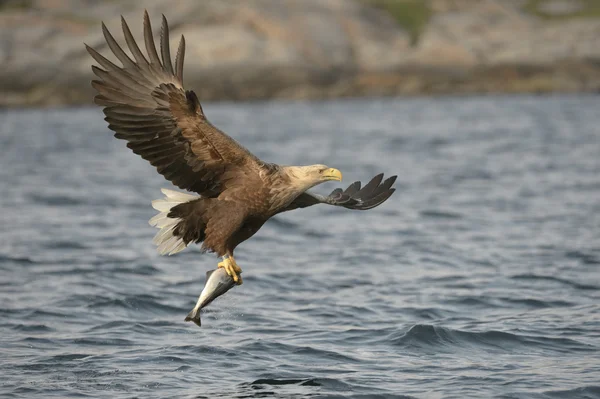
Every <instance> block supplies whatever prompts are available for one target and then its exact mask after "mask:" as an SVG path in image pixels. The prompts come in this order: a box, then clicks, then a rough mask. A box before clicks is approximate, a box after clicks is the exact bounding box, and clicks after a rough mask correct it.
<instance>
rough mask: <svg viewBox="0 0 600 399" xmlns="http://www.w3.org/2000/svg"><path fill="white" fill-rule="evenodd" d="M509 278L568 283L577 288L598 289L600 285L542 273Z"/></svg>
mask: <svg viewBox="0 0 600 399" xmlns="http://www.w3.org/2000/svg"><path fill="white" fill-rule="evenodd" d="M511 279H513V280H525V281H551V282H556V283H559V284H564V285H568V286H571V287H573V288H576V289H578V290H598V289H600V286H596V285H592V284H584V283H578V282H576V281H571V280H568V279H566V278H561V277H556V276H544V275H540V274H532V273H525V274H517V275H515V276H512V277H511Z"/></svg>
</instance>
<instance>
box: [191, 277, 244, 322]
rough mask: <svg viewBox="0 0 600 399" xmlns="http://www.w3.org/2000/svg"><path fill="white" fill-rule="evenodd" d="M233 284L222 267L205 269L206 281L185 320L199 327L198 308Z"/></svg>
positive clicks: (206, 304) (227, 289)
mask: <svg viewBox="0 0 600 399" xmlns="http://www.w3.org/2000/svg"><path fill="white" fill-rule="evenodd" d="M234 285H236V284H235V281H233V278H231V276H230V275H229V274H227V272H226V271H225V269H224V268H222V267H220V268H218V269H214V270H209V271H207V272H206V283H205V284H204V288H203V289H202V292H201V293H200V296H199V297H198V302H197V303H196V306H195V307H194V309H192V311H191V312H190V313H188V315H187V317H186V318H185V321H193V322H194V323H196V325H197V326H198V327H200V309H202V308H204V307H206V306H208V304H209V303H211V302H212V301H214V300H215V299H216V298H218V297H219V296H221V295H223V294H224V293H226V292H227V291H229V290H230V289H231V288H232V287H233V286H234Z"/></svg>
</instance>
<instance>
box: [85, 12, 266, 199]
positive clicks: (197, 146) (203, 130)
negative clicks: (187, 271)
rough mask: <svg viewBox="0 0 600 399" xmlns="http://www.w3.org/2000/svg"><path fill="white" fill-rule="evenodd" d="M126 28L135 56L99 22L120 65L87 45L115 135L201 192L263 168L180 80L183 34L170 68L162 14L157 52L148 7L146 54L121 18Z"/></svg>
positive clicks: (160, 168)
mask: <svg viewBox="0 0 600 399" xmlns="http://www.w3.org/2000/svg"><path fill="white" fill-rule="evenodd" d="M121 23H122V28H123V35H124V37H125V42H126V44H127V47H128V48H129V51H130V52H131V54H132V56H133V59H132V58H131V57H130V56H129V55H127V53H126V52H125V51H124V50H123V48H121V46H119V44H118V43H117V41H116V40H115V39H114V37H113V36H112V34H111V33H110V32H109V30H108V29H107V28H106V26H105V25H104V24H102V32H103V33H104V38H105V40H106V43H107V45H108V48H109V49H110V50H111V52H112V53H113V54H114V55H115V57H116V58H117V59H118V60H119V62H120V63H121V64H122V66H117V65H115V64H114V63H113V62H111V61H109V60H108V59H106V58H105V57H104V56H102V55H101V54H100V53H98V52H97V51H96V50H94V49H93V48H91V47H89V46H87V45H86V48H87V50H88V52H89V53H90V55H91V56H92V57H93V58H94V60H96V62H97V63H98V64H99V67H98V66H92V71H93V72H94V74H95V75H96V76H97V77H98V78H99V80H94V81H92V86H93V87H94V88H95V89H96V90H97V91H98V94H97V95H96V97H95V98H94V102H95V103H96V104H98V105H101V106H104V114H105V116H106V118H105V120H106V121H107V122H108V124H109V125H108V127H109V129H111V130H113V131H114V132H115V137H116V138H118V139H123V140H126V141H127V147H129V148H130V149H131V150H133V152H134V153H136V154H138V155H140V156H141V157H142V158H144V159H146V160H148V161H149V162H150V163H151V164H152V165H153V166H155V167H156V168H157V170H158V172H159V173H160V174H162V175H163V176H164V177H165V178H166V179H167V180H169V181H171V182H172V183H173V184H174V185H176V186H178V187H180V188H182V189H187V190H190V191H194V192H196V193H199V194H201V195H204V196H206V197H214V196H217V195H218V194H219V193H220V192H222V191H223V190H224V189H226V188H227V187H229V186H231V185H234V184H237V183H241V182H242V181H246V180H248V179H252V178H257V177H258V173H259V171H260V169H261V168H263V167H265V164H263V163H262V162H261V161H260V160H259V159H258V158H257V157H255V156H254V155H253V154H251V153H250V152H249V151H248V150H246V149H245V148H243V147H242V146H241V145H240V144H239V143H237V142H236V141H235V140H234V139H232V138H231V137H229V136H228V135H226V134H225V133H223V132H222V131H221V130H219V129H217V128H216V127H214V126H213V125H212V124H211V123H210V122H209V121H208V120H207V119H206V117H205V115H204V112H203V110H202V106H201V105H200V102H199V101H198V98H197V96H196V94H195V93H194V92H193V91H189V90H188V91H186V90H185V89H184V87H183V60H184V56H185V39H184V38H183V36H182V37H181V41H180V43H179V47H178V50H177V55H176V58H175V67H173V64H172V62H171V54H170V47H169V27H168V25H167V20H166V18H165V17H164V15H163V18H162V28H161V35H160V58H159V53H158V52H157V50H156V47H155V44H154V38H153V36H152V27H151V25H150V18H149V17H148V13H147V12H145V13H144V45H145V49H146V53H147V56H145V55H144V54H143V53H142V51H141V50H140V48H139V46H138V45H137V43H136V41H135V39H134V38H133V35H132V34H131V31H130V29H129V26H128V25H127V22H126V21H125V19H123V18H121Z"/></svg>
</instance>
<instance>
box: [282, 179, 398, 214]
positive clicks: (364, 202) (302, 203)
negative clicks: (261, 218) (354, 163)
mask: <svg viewBox="0 0 600 399" xmlns="http://www.w3.org/2000/svg"><path fill="white" fill-rule="evenodd" d="M396 178H397V176H392V177H389V178H387V179H386V180H385V181H383V183H382V180H383V173H380V174H378V175H377V176H375V177H373V178H372V179H371V181H370V182H369V183H367V184H366V185H365V186H364V187H363V188H362V189H361V183H360V182H359V181H357V182H354V183H352V184H351V185H350V186H348V188H346V190H342V189H341V188H336V189H335V190H333V191H332V192H331V194H329V195H328V196H324V195H320V194H315V193H310V192H308V191H307V192H305V193H303V194H301V195H300V196H299V197H297V198H296V199H295V200H294V201H292V203H291V204H290V205H289V206H288V207H287V208H285V209H284V210H282V211H281V212H285V211H291V210H293V209H298V208H306V207H308V206H312V205H317V204H329V205H335V206H343V207H344V208H348V209H356V210H361V211H364V210H367V209H372V208H375V207H376V206H379V205H381V204H382V203H384V202H385V201H386V200H387V199H388V198H389V197H390V196H391V195H392V194H393V193H394V191H396V189H395V188H391V187H392V185H393V184H394V182H395V181H396Z"/></svg>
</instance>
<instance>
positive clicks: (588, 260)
mask: <svg viewBox="0 0 600 399" xmlns="http://www.w3.org/2000/svg"><path fill="white" fill-rule="evenodd" d="M565 256H566V257H567V258H571V259H578V260H580V261H582V262H583V263H585V264H587V265H600V259H598V257H597V256H595V255H592V254H590V253H586V252H581V251H568V252H567V253H566V254H565Z"/></svg>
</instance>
